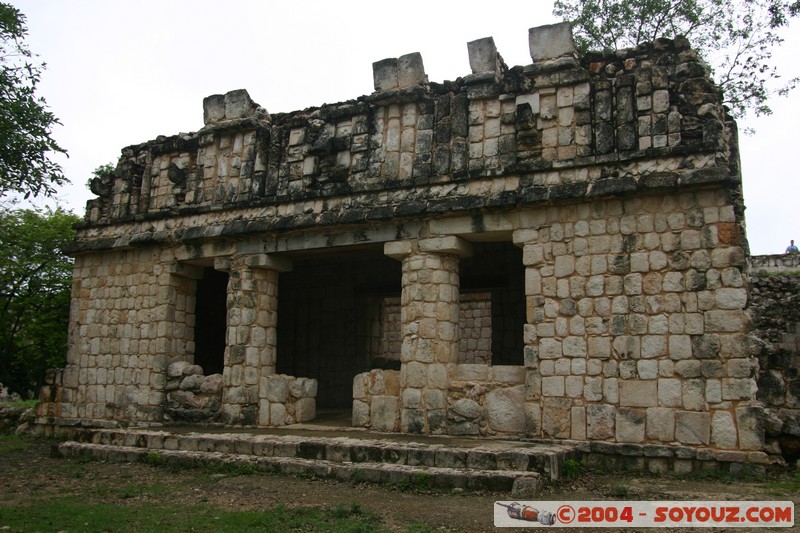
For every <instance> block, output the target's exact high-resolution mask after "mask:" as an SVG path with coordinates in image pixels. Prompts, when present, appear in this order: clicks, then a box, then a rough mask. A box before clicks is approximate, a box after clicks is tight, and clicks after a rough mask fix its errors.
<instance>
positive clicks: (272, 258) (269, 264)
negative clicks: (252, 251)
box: [245, 254, 293, 272]
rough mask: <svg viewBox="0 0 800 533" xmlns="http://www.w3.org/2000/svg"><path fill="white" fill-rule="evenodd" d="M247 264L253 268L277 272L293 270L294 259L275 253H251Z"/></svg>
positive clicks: (246, 261) (246, 260)
mask: <svg viewBox="0 0 800 533" xmlns="http://www.w3.org/2000/svg"><path fill="white" fill-rule="evenodd" d="M245 264H246V265H247V266H249V267H251V268H263V269H266V270H274V271H276V272H291V271H292V267H293V265H292V260H291V259H287V258H286V257H281V256H279V255H274V254H257V255H249V256H247V258H246V259H245Z"/></svg>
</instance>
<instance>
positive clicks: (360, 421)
mask: <svg viewBox="0 0 800 533" xmlns="http://www.w3.org/2000/svg"><path fill="white" fill-rule="evenodd" d="M369 414H370V408H369V404H368V403H366V402H362V401H361V400H353V413H352V417H353V422H352V424H353V426H355V427H365V426H368V425H369V421H370V418H369Z"/></svg>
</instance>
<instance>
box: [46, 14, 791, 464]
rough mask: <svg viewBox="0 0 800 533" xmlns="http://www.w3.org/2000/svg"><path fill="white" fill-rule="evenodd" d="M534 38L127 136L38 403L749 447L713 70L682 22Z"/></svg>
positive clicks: (71, 419)
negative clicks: (435, 73)
mask: <svg viewBox="0 0 800 533" xmlns="http://www.w3.org/2000/svg"><path fill="white" fill-rule="evenodd" d="M529 41H530V51H531V58H532V61H533V63H532V64H530V65H527V66H524V67H521V66H516V67H513V68H509V67H508V66H507V65H506V64H505V63H504V62H503V60H502V58H501V56H500V55H499V53H498V51H497V49H496V48H495V45H494V41H493V39H492V38H485V39H479V40H476V41H473V42H470V43H468V45H467V48H468V52H469V65H470V68H471V70H472V73H471V74H469V75H466V76H464V77H463V78H458V79H457V80H456V81H445V82H443V83H434V82H429V80H428V77H427V75H426V73H425V71H424V68H423V62H422V57H421V56H420V54H417V53H413V54H408V55H403V56H401V57H399V58H392V59H385V60H382V61H378V62H376V63H374V64H373V74H374V85H375V90H374V92H372V93H371V94H369V95H367V96H361V97H359V98H358V99H356V100H351V101H347V102H342V103H338V104H332V105H323V106H322V107H318V108H309V109H305V110H302V111H296V112H292V113H276V114H269V113H268V112H267V111H266V110H265V109H263V108H261V107H259V106H258V105H257V104H255V103H254V102H253V101H252V100H251V98H250V96H249V95H248V93H247V92H246V91H244V90H235V91H231V92H229V93H227V94H225V95H213V96H209V97H208V98H206V99H205V100H204V101H203V118H204V126H203V128H202V129H200V130H199V131H198V132H196V133H181V134H178V135H173V136H168V137H167V136H160V137H157V138H156V139H155V140H152V141H149V142H146V143H143V144H139V145H135V146H129V147H127V148H125V149H123V150H122V156H121V158H120V160H119V163H118V165H117V167H116V171H115V174H114V176H113V178H109V179H107V180H102V179H96V180H95V181H94V182H93V184H92V190H93V192H94V193H95V194H96V195H97V196H98V198H97V199H95V200H91V201H89V203H88V205H87V212H86V218H85V221H84V222H83V223H82V224H81V225H80V227H79V228H78V232H77V237H76V239H75V241H74V244H73V245H72V248H71V250H70V252H71V254H72V255H74V257H75V271H74V272H75V274H74V284H73V299H72V307H71V317H70V324H71V325H70V332H69V334H70V348H69V354H68V361H67V366H66V367H65V368H64V369H63V370H59V371H57V372H53V373H52V375H51V376H50V385H49V386H48V387H46V388H45V390H44V391H43V395H44V397H45V399H46V400H47V401H46V402H45V403H43V404H41V405H40V407H39V412H38V416H39V419H38V420H39V422H40V423H43V424H50V425H54V426H56V427H68V426H91V427H113V426H118V425H123V426H124V425H130V426H148V425H150V426H158V425H161V424H164V425H170V424H179V423H195V424H221V425H224V426H250V427H265V426H280V425H286V424H292V423H298V422H304V421H310V420H313V419H314V418H315V416H316V412H317V410H327V409H348V410H352V424H353V425H354V426H365V427H370V428H371V429H373V430H378V431H382V432H402V433H413V434H448V435H475V436H495V435H500V436H515V437H520V438H527V439H531V440H532V441H536V440H551V441H559V442H567V441H570V442H588V443H592V444H593V445H597V446H599V447H603V446H605V447H606V448H605V449H616V450H619V451H620V453H625V450H630V449H631V448H630V445H632V444H636V445H640V446H644V447H645V448H646V449H647V450H654V451H653V453H657V454H658V453H660V454H662V455H663V454H664V453H666V454H667V455H669V454H670V453H673V454H675V453H677V454H678V455H676V456H675V457H679V456H681V457H683V456H685V457H696V458H698V459H704V458H705V459H714V458H716V459H717V460H730V461H740V462H752V463H761V464H764V463H766V462H767V461H768V460H769V455H768V453H766V452H769V451H770V450H771V453H773V454H774V453H777V452H779V451H780V450H779V449H778V450H775V449H774V448H773V449H769V448H767V449H766V451H765V440H764V431H765V427H764V426H765V422H764V420H765V414H764V406H763V404H762V403H761V402H760V401H759V400H758V399H757V398H756V390H757V386H756V372H757V366H758V361H757V356H758V353H757V348H756V347H754V343H753V342H752V337H751V335H750V327H751V326H750V319H749V314H748V291H749V276H748V270H747V265H748V246H747V242H746V237H745V232H744V218H743V212H744V206H743V200H742V189H741V175H740V167H739V154H738V141H737V130H736V125H735V123H734V122H733V120H732V119H731V118H730V116H729V115H728V113H727V111H726V109H725V108H724V107H723V105H722V103H721V101H722V99H721V94H720V90H719V89H718V88H717V86H715V84H714V82H713V81H712V80H711V79H710V77H709V70H708V68H707V66H706V65H705V64H704V63H703V61H702V60H701V59H700V58H699V57H698V55H697V53H696V52H695V51H694V50H692V49H691V48H690V46H689V43H688V42H687V41H686V40H685V39H683V38H676V39H674V40H667V39H660V40H657V41H655V42H653V43H649V44H643V45H640V46H639V47H637V48H635V49H630V50H626V51H622V52H615V53H611V52H605V53H595V52H592V53H588V54H585V55H583V56H579V54H578V53H577V52H576V49H575V47H574V44H573V40H572V34H571V29H570V27H569V25H567V24H558V25H552V26H544V27H539V28H532V29H531V30H530V33H529ZM626 446H627V448H626ZM665 450H666V452H665ZM670 450H677V451H670ZM646 453H648V452H646ZM680 454H684V455H683V456H682V455H680Z"/></svg>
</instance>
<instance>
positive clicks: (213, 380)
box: [200, 374, 222, 394]
mask: <svg viewBox="0 0 800 533" xmlns="http://www.w3.org/2000/svg"><path fill="white" fill-rule="evenodd" d="M200 392H202V393H203V394H218V393H220V392H222V374H211V375H210V376H206V377H205V379H203V381H202V383H200Z"/></svg>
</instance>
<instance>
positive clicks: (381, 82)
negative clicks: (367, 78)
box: [372, 57, 397, 92]
mask: <svg viewBox="0 0 800 533" xmlns="http://www.w3.org/2000/svg"><path fill="white" fill-rule="evenodd" d="M372 80H373V82H374V84H375V90H376V91H378V92H384V91H393V90H395V89H397V58H396V57H389V58H386V59H382V60H380V61H376V62H374V63H373V64H372Z"/></svg>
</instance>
